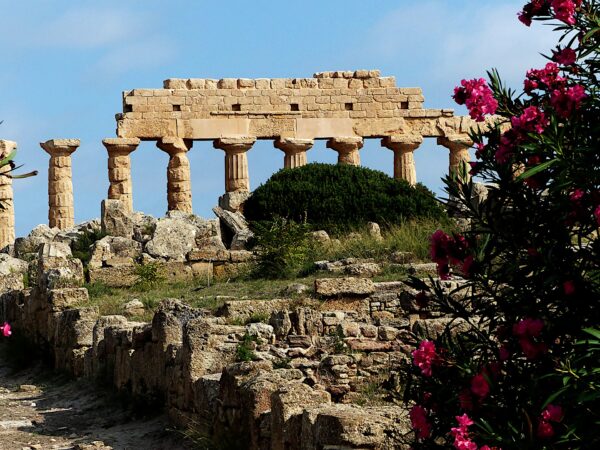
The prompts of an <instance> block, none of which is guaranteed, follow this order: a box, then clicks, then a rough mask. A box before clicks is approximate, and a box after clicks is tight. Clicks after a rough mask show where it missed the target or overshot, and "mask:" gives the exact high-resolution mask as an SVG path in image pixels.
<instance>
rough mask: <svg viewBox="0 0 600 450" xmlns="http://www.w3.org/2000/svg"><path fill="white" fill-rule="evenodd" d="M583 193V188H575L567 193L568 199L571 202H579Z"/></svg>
mask: <svg viewBox="0 0 600 450" xmlns="http://www.w3.org/2000/svg"><path fill="white" fill-rule="evenodd" d="M584 195H585V192H584V191H583V189H575V190H574V191H573V192H571V193H570V194H569V200H571V202H573V203H580V202H581V199H582V198H583V197H584Z"/></svg>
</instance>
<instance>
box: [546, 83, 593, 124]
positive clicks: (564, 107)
mask: <svg viewBox="0 0 600 450" xmlns="http://www.w3.org/2000/svg"><path fill="white" fill-rule="evenodd" d="M586 97H587V94H586V93H585V89H584V87H583V86H581V85H579V84H576V85H575V86H571V87H568V88H567V87H562V88H559V89H555V90H553V91H552V95H551V96H550V104H551V105H552V107H553V108H554V110H555V111H556V114H558V115H559V116H560V117H562V118H563V119H566V118H568V117H569V116H571V114H573V112H574V111H576V110H577V109H579V107H580V106H581V101H582V100H583V99H584V98H586Z"/></svg>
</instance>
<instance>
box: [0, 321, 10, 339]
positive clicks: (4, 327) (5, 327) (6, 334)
mask: <svg viewBox="0 0 600 450" xmlns="http://www.w3.org/2000/svg"><path fill="white" fill-rule="evenodd" d="M0 332H1V333H2V335H3V336H4V337H9V336H10V335H11V334H12V329H11V327H10V324H9V323H8V322H4V325H2V326H0Z"/></svg>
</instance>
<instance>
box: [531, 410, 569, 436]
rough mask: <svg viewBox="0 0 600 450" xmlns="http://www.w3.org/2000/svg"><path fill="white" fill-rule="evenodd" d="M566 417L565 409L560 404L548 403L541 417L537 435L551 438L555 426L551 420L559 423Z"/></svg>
mask: <svg viewBox="0 0 600 450" xmlns="http://www.w3.org/2000/svg"><path fill="white" fill-rule="evenodd" d="M563 417H564V412H563V409H562V408H561V407H560V406H558V405H548V406H546V409H544V411H542V417H541V418H540V419H539V422H538V428H537V435H538V437H539V438H541V439H549V438H551V437H552V436H554V427H553V426H552V424H551V422H553V423H559V422H560V421H561V420H562V419H563Z"/></svg>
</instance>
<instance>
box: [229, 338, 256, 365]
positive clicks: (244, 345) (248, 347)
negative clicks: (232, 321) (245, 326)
mask: <svg viewBox="0 0 600 450" xmlns="http://www.w3.org/2000/svg"><path fill="white" fill-rule="evenodd" d="M259 343H260V342H259V339H258V337H256V336H250V335H249V334H248V333H246V334H245V335H244V337H243V338H242V342H240V343H239V344H238V346H237V349H236V351H235V359H236V361H239V362H243V361H254V360H255V359H256V354H255V353H254V348H255V347H256V344H259Z"/></svg>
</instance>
